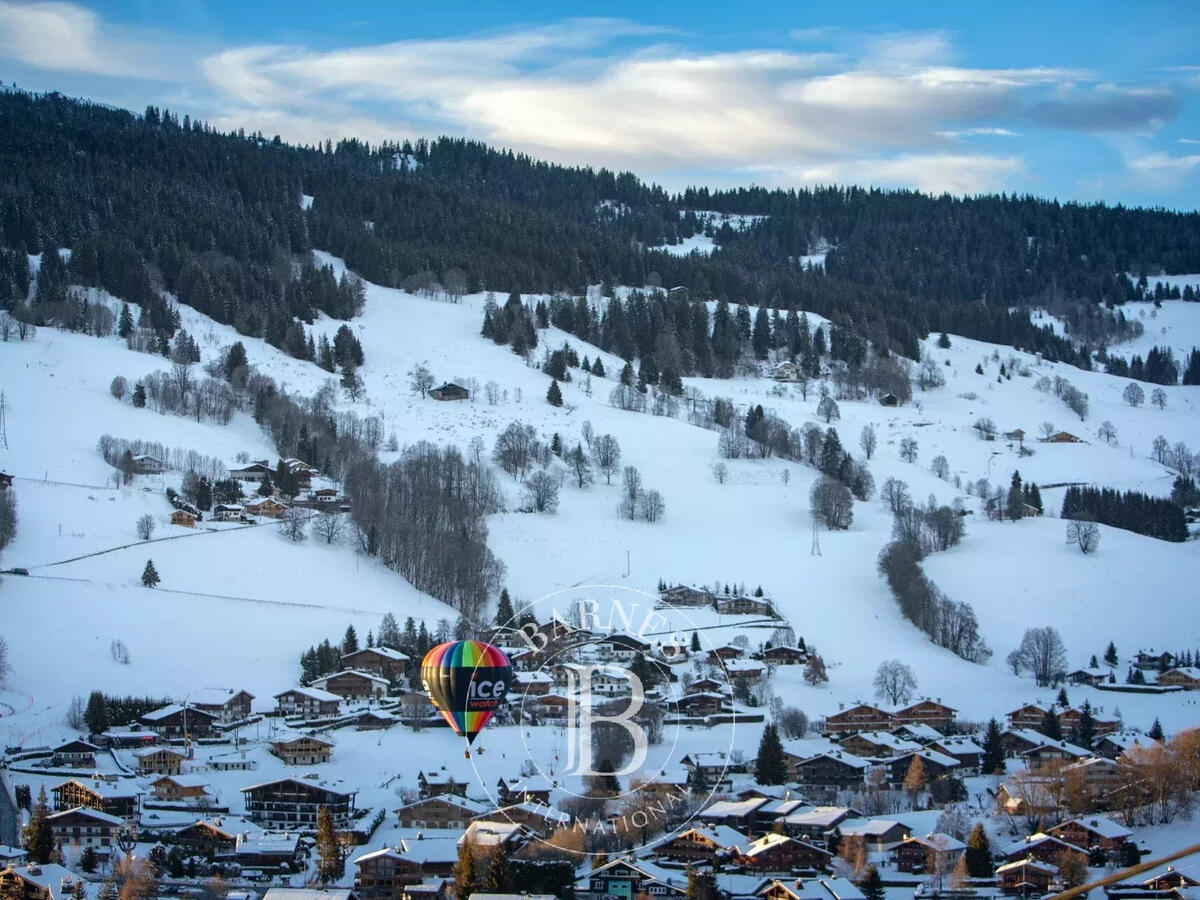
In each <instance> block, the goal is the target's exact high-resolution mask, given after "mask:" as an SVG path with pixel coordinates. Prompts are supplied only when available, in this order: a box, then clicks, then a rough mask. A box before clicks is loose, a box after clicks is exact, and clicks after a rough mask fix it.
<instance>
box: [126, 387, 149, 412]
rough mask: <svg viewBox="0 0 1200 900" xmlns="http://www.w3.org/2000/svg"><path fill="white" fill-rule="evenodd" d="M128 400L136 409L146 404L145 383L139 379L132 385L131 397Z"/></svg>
mask: <svg viewBox="0 0 1200 900" xmlns="http://www.w3.org/2000/svg"><path fill="white" fill-rule="evenodd" d="M130 402H132V403H133V405H134V407H136V408H137V409H142V408H143V407H144V406H145V405H146V385H144V384H142V382H140V381H139V382H138V383H137V384H135V385H134V386H133V399H132V400H131V401H130Z"/></svg>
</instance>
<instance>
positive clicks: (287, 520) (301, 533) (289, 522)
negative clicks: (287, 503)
mask: <svg viewBox="0 0 1200 900" xmlns="http://www.w3.org/2000/svg"><path fill="white" fill-rule="evenodd" d="M308 517H309V512H308V510H307V509H303V508H301V507H298V506H293V507H291V508H290V509H288V510H287V511H286V512H285V513H284V514H283V515H282V516H281V517H280V518H279V533H280V534H282V535H283V536H284V537H286V538H287V539H288V540H289V541H294V542H296V543H299V542H300V541H303V540H304V539H305V538H306V537H308Z"/></svg>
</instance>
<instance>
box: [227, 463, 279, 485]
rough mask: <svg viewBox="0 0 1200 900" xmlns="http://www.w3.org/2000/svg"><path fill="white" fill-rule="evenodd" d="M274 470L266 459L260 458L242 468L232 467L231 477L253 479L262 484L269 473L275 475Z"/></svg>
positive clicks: (241, 479)
mask: <svg viewBox="0 0 1200 900" xmlns="http://www.w3.org/2000/svg"><path fill="white" fill-rule="evenodd" d="M274 474H275V472H274V470H273V469H272V468H271V467H270V466H269V465H267V461H266V460H265V459H260V460H257V461H255V462H252V463H250V464H249V465H246V466H241V467H240V468H236V469H230V470H229V477H230V478H234V479H237V480H238V481H253V482H254V483H256V484H261V483H262V482H263V481H264V480H266V478H267V476H268V475H274Z"/></svg>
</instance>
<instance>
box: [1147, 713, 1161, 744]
mask: <svg viewBox="0 0 1200 900" xmlns="http://www.w3.org/2000/svg"><path fill="white" fill-rule="evenodd" d="M1146 736H1147V737H1150V738H1152V739H1154V740H1156V741H1159V742H1162V740H1163V739H1164V734H1163V727H1162V722H1160V721H1158V718H1157V717H1156V718H1155V719H1154V724H1153V725H1151V726H1150V730H1149V731H1147V732H1146Z"/></svg>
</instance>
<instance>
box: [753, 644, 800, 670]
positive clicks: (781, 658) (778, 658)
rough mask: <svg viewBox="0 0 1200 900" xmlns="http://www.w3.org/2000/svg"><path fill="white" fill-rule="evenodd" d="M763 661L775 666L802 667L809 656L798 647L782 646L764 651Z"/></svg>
mask: <svg viewBox="0 0 1200 900" xmlns="http://www.w3.org/2000/svg"><path fill="white" fill-rule="evenodd" d="M763 659H765V660H766V661H767V662H769V663H770V664H771V665H773V666H800V665H803V664H804V663H805V662H807V661H808V654H807V653H805V652H804V651H803V650H801V649H800V648H798V647H788V646H786V645H780V646H778V647H768V648H767V649H766V650H764V651H763Z"/></svg>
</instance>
